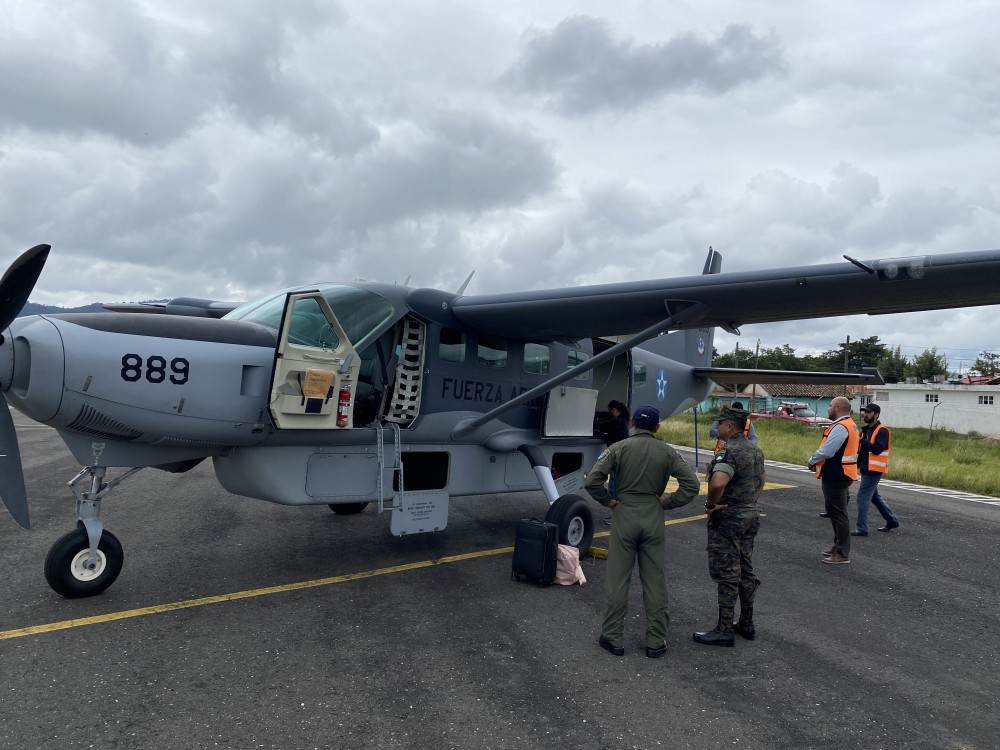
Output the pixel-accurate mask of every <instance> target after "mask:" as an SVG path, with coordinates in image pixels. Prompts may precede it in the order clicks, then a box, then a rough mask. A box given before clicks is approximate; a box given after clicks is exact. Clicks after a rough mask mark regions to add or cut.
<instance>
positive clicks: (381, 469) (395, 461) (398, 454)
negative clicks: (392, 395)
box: [375, 422, 404, 513]
mask: <svg viewBox="0 0 1000 750" xmlns="http://www.w3.org/2000/svg"><path fill="white" fill-rule="evenodd" d="M389 426H390V427H391V428H392V442H393V455H392V456H391V458H392V463H390V464H389V465H388V466H387V465H386V456H385V443H384V439H383V436H382V428H381V427H379V428H376V430H375V448H376V452H377V454H378V478H377V480H376V484H377V485H378V486H377V491H378V512H379V513H382V512H383V511H386V510H399V509H400V508H402V507H403V486H404V485H403V438H402V433H400V431H399V425H398V424H396V423H395V422H389ZM386 472H388V474H389V497H388V502H386V496H385V489H386V488H385V480H386ZM393 486H397V487H399V492H398V493H395V492H394V490H393Z"/></svg>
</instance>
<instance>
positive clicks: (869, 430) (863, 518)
mask: <svg viewBox="0 0 1000 750" xmlns="http://www.w3.org/2000/svg"><path fill="white" fill-rule="evenodd" d="M881 416H882V407H881V406H879V405H878V404H876V403H875V402H872V403H870V404H868V405H867V406H865V407H864V408H862V409H861V418H862V419H864V420H865V427H864V429H863V430H862V431H861V436H860V440H859V443H858V473H859V474H861V482H860V484H859V485H858V527H857V530H856V531H852V532H851V535H852V536H868V507H869V505H872V504H873V505H874V506H875V507H876V508H878V512H879V513H881V514H882V518H884V519H885V526H880V527H879V531H892V530H893V529H895V528H897V527H898V526H899V518H898V517H897V516H896V514H895V513H893V512H892V508H890V507H889V504H888V503H886V501H885V500H883V499H882V496H881V495H880V494H879V492H878V483H879V480H880V479H882V475H883V474H885V473H886V472H888V471H889V444H890V442H891V441H892V433H890V432H889V428H888V427H886V426H885V425H884V424H882V422H881V421H879V420H880V418H881Z"/></svg>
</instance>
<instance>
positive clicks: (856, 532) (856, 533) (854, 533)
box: [851, 531, 868, 536]
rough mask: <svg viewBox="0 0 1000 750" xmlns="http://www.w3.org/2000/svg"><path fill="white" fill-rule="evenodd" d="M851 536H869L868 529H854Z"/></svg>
mask: <svg viewBox="0 0 1000 750" xmlns="http://www.w3.org/2000/svg"><path fill="white" fill-rule="evenodd" d="M851 536H868V532H867V531H852V532H851Z"/></svg>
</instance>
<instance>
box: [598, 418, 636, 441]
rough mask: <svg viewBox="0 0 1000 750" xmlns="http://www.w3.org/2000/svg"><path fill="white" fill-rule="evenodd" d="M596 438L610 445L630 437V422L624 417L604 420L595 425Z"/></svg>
mask: <svg viewBox="0 0 1000 750" xmlns="http://www.w3.org/2000/svg"><path fill="white" fill-rule="evenodd" d="M594 437H599V438H604V442H605V443H607V444H608V445H614V444H615V443H617V442H618V441H619V440H624V439H625V438H627V437H628V420H627V419H625V417H624V416H621V417H611V418H610V419H602V420H600V421H598V422H597V424H595V425H594Z"/></svg>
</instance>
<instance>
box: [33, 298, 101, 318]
mask: <svg viewBox="0 0 1000 750" xmlns="http://www.w3.org/2000/svg"><path fill="white" fill-rule="evenodd" d="M84 312H106V310H105V309H104V308H103V307H101V303H100V302H94V303H92V304H89V305H84V306H83V307H58V306H57V305H39V304H38V303H37V302H28V303H26V304H25V305H24V308H23V309H22V310H21V312H19V313H18V314H17V317H19V318H23V317H24V316H26V315H48V314H49V313H84Z"/></svg>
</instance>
